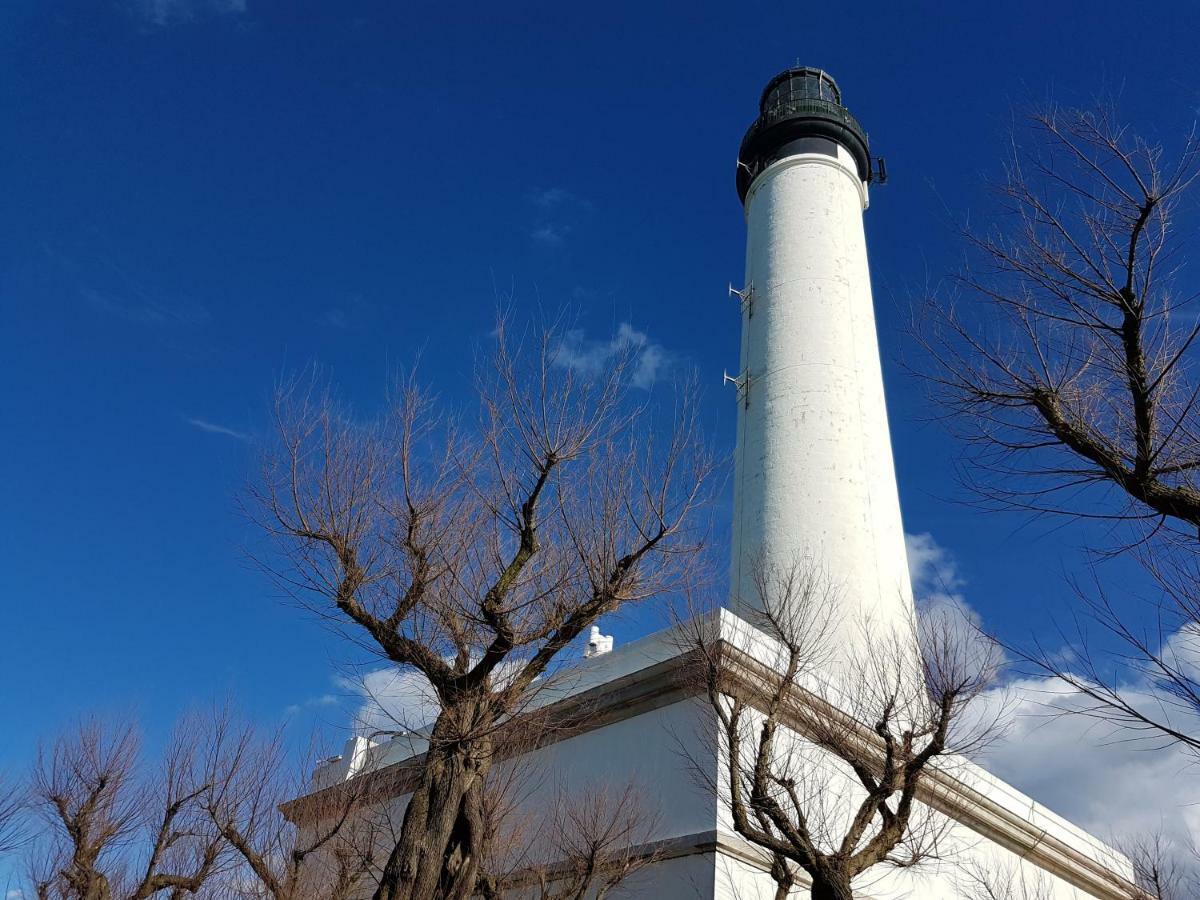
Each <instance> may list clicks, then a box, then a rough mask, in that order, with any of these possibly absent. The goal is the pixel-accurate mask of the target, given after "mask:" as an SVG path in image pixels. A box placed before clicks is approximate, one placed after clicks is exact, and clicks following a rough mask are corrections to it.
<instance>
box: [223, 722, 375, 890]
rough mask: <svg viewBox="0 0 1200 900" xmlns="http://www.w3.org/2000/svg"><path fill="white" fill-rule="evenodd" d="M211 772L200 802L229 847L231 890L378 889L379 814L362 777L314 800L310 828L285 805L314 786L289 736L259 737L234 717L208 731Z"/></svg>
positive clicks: (307, 812)
mask: <svg viewBox="0 0 1200 900" xmlns="http://www.w3.org/2000/svg"><path fill="white" fill-rule="evenodd" d="M203 737H204V740H205V757H206V761H207V762H206V765H207V767H208V770H209V772H210V777H209V778H208V779H207V785H206V789H205V791H204V793H203V794H202V795H201V797H200V804H201V806H202V808H203V810H204V813H205V814H206V815H207V816H208V817H209V819H210V820H211V822H212V825H213V827H214V828H215V829H216V833H217V834H218V835H220V838H221V840H222V841H223V842H224V843H225V845H226V846H227V847H228V849H229V855H230V857H231V863H230V865H229V867H228V870H227V871H226V872H225V873H224V877H223V882H224V884H225V885H226V886H227V887H228V890H227V893H229V894H231V895H232V894H236V895H237V896H240V897H244V898H248V900H250V898H253V900H258V898H261V900H347V898H350V897H358V896H361V895H362V894H363V893H367V892H369V891H370V890H372V889H373V888H374V885H375V879H376V878H377V877H378V867H377V866H376V864H375V859H374V856H375V852H376V847H377V844H376V841H377V839H378V837H379V835H380V834H381V833H382V830H383V829H382V823H381V821H380V818H379V815H378V813H377V812H375V811H373V810H371V809H369V808H367V806H366V804H364V803H363V802H361V801H362V797H361V796H360V792H359V791H360V785H359V784H358V783H356V782H354V781H350V782H347V783H345V784H339V785H335V786H334V787H333V788H332V789H330V790H327V791H324V792H322V794H321V795H320V797H319V798H316V799H313V800H309V801H307V804H306V806H305V808H304V810H303V820H304V823H305V824H304V826H303V827H299V826H297V824H296V823H294V822H293V821H291V820H290V819H289V818H288V817H287V816H285V815H284V813H283V811H282V808H281V807H282V805H283V804H284V803H285V802H287V801H291V800H294V799H295V798H296V797H298V796H301V795H302V794H304V793H306V791H307V790H308V784H307V779H305V778H304V777H303V776H304V772H303V769H302V768H301V767H300V766H299V765H297V764H296V763H295V762H294V761H292V760H290V759H289V758H288V754H287V752H286V750H285V747H284V744H283V735H282V734H281V733H276V734H274V735H271V736H269V737H266V738H264V737H261V736H259V735H258V734H257V733H256V732H255V730H254V729H253V728H251V727H240V728H239V727H236V726H235V725H234V724H233V721H232V719H231V718H230V717H229V716H228V715H219V716H216V717H214V718H213V720H212V721H211V725H210V728H209V730H207V731H206V732H205V733H204V735H203Z"/></svg>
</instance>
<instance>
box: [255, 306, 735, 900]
mask: <svg viewBox="0 0 1200 900" xmlns="http://www.w3.org/2000/svg"><path fill="white" fill-rule="evenodd" d="M560 337H561V334H560V332H559V331H558V330H556V329H555V328H548V329H544V330H541V331H538V332H537V333H535V334H532V335H531V336H529V337H527V338H526V339H525V340H523V341H521V340H518V341H514V340H513V338H512V337H511V335H510V334H509V331H508V329H507V327H506V323H505V322H504V321H503V320H502V321H501V322H500V323H499V326H498V327H497V329H496V334H495V350H494V352H492V353H491V354H490V355H488V357H487V358H486V359H485V360H483V361H482V362H481V363H480V365H479V371H478V376H477V386H478V397H479V410H478V416H477V418H476V420H475V422H474V424H472V425H471V426H469V427H468V426H466V425H463V424H462V423H461V422H455V421H454V420H452V419H451V418H449V417H448V416H446V415H444V414H439V413H438V411H437V410H436V409H435V404H434V401H433V400H432V398H431V396H430V395H429V394H427V393H425V392H423V391H422V390H420V389H419V388H418V387H417V386H416V385H415V383H414V382H413V381H412V380H408V381H405V382H404V383H402V384H401V385H400V386H399V387H398V388H397V390H396V393H395V395H394V396H393V397H392V398H391V405H390V407H389V408H388V409H387V411H386V412H385V413H384V414H382V415H381V416H380V417H379V418H378V419H377V420H374V421H370V422H362V421H359V420H356V419H355V418H353V416H352V415H351V414H350V413H349V412H348V411H345V410H342V409H339V408H338V406H337V404H335V403H334V401H333V400H331V399H330V396H329V395H328V394H327V393H321V392H320V391H316V390H309V389H306V388H305V387H304V386H303V385H300V384H292V385H289V386H288V387H286V388H284V389H283V390H282V391H281V392H280V394H279V396H278V399H277V403H276V422H277V425H278V442H277V445H276V451H275V452H274V453H273V454H271V455H270V456H269V457H268V459H267V461H266V466H265V469H264V475H263V478H262V480H261V482H260V483H259V484H258V485H257V486H256V487H255V488H254V490H253V491H252V496H251V504H250V505H251V507H252V508H253V509H254V510H255V515H256V518H257V521H259V522H261V523H262V525H263V527H264V528H265V530H266V532H267V533H268V534H269V535H270V536H271V537H272V538H273V539H274V547H275V549H276V550H277V551H278V553H279V557H278V559H280V560H281V561H280V562H278V563H274V562H272V563H270V564H271V565H272V567H273V569H274V571H275V572H276V573H277V574H278V575H279V576H280V577H281V578H282V579H284V580H285V582H286V583H287V584H288V585H289V586H290V588H291V589H292V590H293V591H294V593H295V595H296V596H298V597H300V598H301V599H302V600H303V602H304V603H306V604H307V605H308V606H309V608H311V609H313V610H315V611H316V612H317V613H318V614H319V615H321V616H323V617H325V618H326V619H327V620H328V621H330V622H332V623H334V624H335V625H336V626H337V627H339V628H340V629H341V630H342V631H343V633H345V634H347V635H348V636H350V637H351V639H352V640H354V641H356V642H357V643H358V644H359V645H360V646H363V647H366V648H368V649H369V651H370V652H371V653H373V654H376V655H378V656H380V657H382V658H384V659H386V660H387V661H388V662H390V663H391V664H393V665H395V666H397V667H401V668H403V669H405V670H408V671H415V672H419V673H420V675H421V676H423V678H424V679H426V680H427V681H428V683H429V684H430V686H431V688H432V691H433V693H434V695H435V697H436V700H437V706H438V712H437V716H436V719H435V720H434V722H433V723H432V726H431V728H430V729H429V731H428V739H429V749H428V751H427V753H426V754H425V755H424V757H423V762H422V763H421V771H420V777H419V779H418V783H417V785H416V787H415V789H414V791H413V793H412V794H411V797H410V799H409V802H408V805H407V807H406V810H405V815H404V821H403V824H402V827H401V829H400V833H399V836H398V837H397V839H396V842H395V846H394V847H393V848H392V849H391V852H390V854H389V856H388V859H387V862H386V864H385V866H384V868H383V872H382V874H381V878H380V883H379V888H378V890H377V892H376V897H378V898H380V900H385V898H386V900H409V898H428V897H433V896H439V897H445V898H463V897H468V896H470V895H471V894H472V893H473V892H474V891H475V890H476V885H477V880H478V878H479V875H480V861H481V860H482V859H483V858H484V857H485V856H486V847H485V846H484V844H485V842H486V840H487V834H488V829H487V828H486V827H485V822H484V815H483V806H484V798H483V790H484V784H485V780H486V776H487V773H488V771H489V769H490V768H491V766H492V763H493V757H494V746H493V743H494V741H493V738H494V733H495V731H496V729H497V728H498V727H500V726H501V725H502V724H503V723H504V722H505V721H508V720H510V719H511V718H512V717H513V716H514V715H516V714H518V713H519V712H520V711H521V710H522V709H523V708H525V707H527V706H528V704H529V703H530V702H531V700H532V696H533V694H534V693H535V692H536V691H537V690H538V688H539V687H540V686H541V685H544V684H546V683H547V682H548V681H549V679H550V676H551V675H552V674H553V672H554V669H555V665H556V661H557V658H558V657H559V654H561V653H562V651H563V650H564V649H565V648H567V647H568V646H570V645H571V644H572V643H573V642H575V641H576V640H577V638H579V636H580V635H581V634H583V633H584V632H585V630H586V629H587V628H588V627H589V626H590V625H591V624H592V623H594V622H596V621H597V619H599V618H600V617H601V616H604V615H607V614H610V613H613V612H615V611H616V610H618V609H620V608H621V607H622V606H625V605H627V604H630V603H636V602H640V601H643V600H646V599H648V598H651V597H656V596H660V595H662V594H664V593H665V592H667V591H669V590H671V589H672V588H673V587H675V586H676V585H678V584H680V583H681V582H682V581H683V580H685V579H686V577H687V575H688V573H689V569H690V567H691V566H693V564H694V560H695V559H696V558H697V553H698V551H699V549H700V546H701V540H702V537H703V534H702V533H701V531H700V530H699V529H697V527H696V526H697V522H696V521H695V519H696V516H695V514H696V511H697V508H698V507H699V506H700V505H701V504H702V502H703V501H704V499H705V491H706V488H707V482H708V480H709V475H710V472H711V468H712V463H711V461H710V458H709V456H708V454H707V453H706V452H705V451H704V449H703V447H702V446H701V442H700V440H699V436H698V434H697V429H696V422H695V417H694V409H693V402H692V399H691V398H690V396H689V395H687V394H686V393H685V394H684V395H682V396H681V397H680V398H679V401H678V403H677V405H676V407H675V409H674V413H673V416H672V417H671V420H670V421H669V422H667V423H666V424H665V425H664V423H663V422H662V421H661V419H659V420H655V419H654V416H653V414H652V410H651V409H650V407H648V406H647V404H646V403H644V402H643V403H640V404H639V403H636V402H632V401H631V398H630V396H629V395H628V393H627V391H626V390H625V384H626V380H627V379H626V374H627V372H626V368H627V364H628V362H629V360H627V359H626V360H621V359H618V360H616V361H615V362H614V364H613V365H612V367H611V368H610V369H609V370H608V371H607V372H605V373H603V374H601V375H599V376H595V377H591V376H587V377H585V376H584V375H583V374H581V373H579V372H577V371H575V370H574V369H572V368H571V367H570V366H569V365H565V364H564V362H563V360H562V359H561V358H560V356H559V354H560V346H561V344H560Z"/></svg>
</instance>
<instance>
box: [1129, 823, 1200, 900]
mask: <svg viewBox="0 0 1200 900" xmlns="http://www.w3.org/2000/svg"><path fill="white" fill-rule="evenodd" d="M1121 849H1122V850H1123V851H1124V853H1125V855H1126V856H1127V857H1128V858H1129V861H1130V862H1131V863H1132V864H1133V877H1134V881H1135V883H1136V884H1137V885H1138V887H1140V888H1141V889H1142V890H1143V891H1145V895H1146V900H1184V898H1185V897H1195V896H1196V892H1197V890H1200V880H1198V879H1197V874H1196V871H1195V850H1194V849H1193V850H1192V851H1191V854H1190V855H1191V858H1192V862H1193V865H1192V867H1191V868H1190V869H1189V867H1187V866H1185V865H1184V864H1183V861H1182V860H1183V858H1184V857H1183V854H1181V853H1180V848H1179V847H1176V846H1174V845H1173V844H1172V843H1171V842H1170V841H1169V840H1167V839H1166V838H1165V837H1164V836H1163V835H1162V834H1161V833H1155V834H1150V835H1143V836H1140V837H1138V838H1136V839H1133V840H1127V841H1125V843H1124V845H1123V846H1122V848H1121Z"/></svg>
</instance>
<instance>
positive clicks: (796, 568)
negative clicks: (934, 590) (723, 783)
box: [689, 561, 998, 900]
mask: <svg viewBox="0 0 1200 900" xmlns="http://www.w3.org/2000/svg"><path fill="white" fill-rule="evenodd" d="M759 570H760V571H759V573H758V574H756V583H757V585H758V590H759V593H760V595H761V596H762V597H763V599H764V602H762V603H761V604H757V606H758V607H759V608H761V609H762V610H763V611H762V612H760V613H757V614H754V613H748V614H750V615H752V616H753V621H752V622H751V624H753V625H754V626H755V627H756V628H757V629H758V630H759V631H760V632H762V634H763V635H765V636H766V637H767V638H768V639H769V641H770V644H771V647H772V648H773V649H770V650H767V649H766V648H765V646H764V647H755V648H753V649H751V648H748V647H742V648H739V647H736V646H732V645H731V644H730V643H729V642H728V641H726V640H725V639H722V638H719V636H718V635H716V634H715V633H713V632H712V631H711V626H709V625H705V624H697V625H696V626H695V627H693V629H692V630H691V631H690V634H691V635H692V636H691V637H690V638H689V640H690V641H691V643H692V647H693V650H694V651H696V654H695V655H696V657H697V659H698V660H699V661H700V663H699V668H700V670H701V673H702V674H701V676H700V677H702V678H703V682H704V689H705V696H706V697H707V699H708V703H709V704H710V705H711V707H712V709H713V710H714V711H715V714H716V717H717V720H718V722H719V728H718V732H719V740H718V747H717V750H718V754H719V758H720V759H721V760H722V765H723V766H725V767H726V768H727V771H726V772H725V775H726V777H727V779H728V791H729V794H728V801H727V802H728V805H729V809H730V812H731V813H732V818H733V824H734V828H735V829H736V831H737V833H738V834H740V835H741V836H742V837H743V838H745V839H746V840H747V841H749V842H750V843H752V844H754V845H756V846H757V847H759V848H761V849H762V850H764V851H765V852H766V853H767V854H769V856H770V858H771V860H772V865H771V875H772V877H773V878H774V880H775V882H776V885H777V893H776V896H777V897H778V898H779V900H784V898H786V897H787V896H788V895H789V893H790V892H791V890H792V889H793V888H794V887H795V886H796V885H797V884H798V882H799V880H800V875H801V873H804V874H805V875H807V876H808V878H809V879H810V880H811V883H812V897H813V898H814V900H850V898H852V897H853V892H852V884H853V882H854V880H855V879H856V878H858V877H859V876H860V875H862V874H863V873H865V872H867V871H868V870H869V869H871V868H872V867H874V866H877V865H881V864H883V865H891V866H897V867H911V866H915V865H917V864H919V863H920V862H921V861H923V860H925V859H927V858H929V857H930V856H931V855H933V854H935V853H936V852H937V839H938V837H939V834H940V831H941V829H942V823H941V821H940V820H939V819H937V818H936V817H935V814H933V813H932V812H931V811H930V810H928V809H927V808H925V807H922V806H921V805H920V804H919V803H918V802H917V800H918V792H919V789H920V787H921V785H922V782H923V779H925V778H926V777H927V774H928V772H929V770H930V768H931V767H932V766H934V765H937V764H939V763H940V762H944V761H945V759H946V758H947V757H948V756H949V755H951V754H961V753H964V752H967V751H968V750H970V749H973V748H976V747H978V746H979V745H980V744H981V743H982V742H983V741H984V740H986V739H987V737H989V736H990V735H991V734H992V733H994V728H993V726H992V724H991V723H987V722H984V721H983V720H980V721H979V722H977V723H975V725H974V726H973V727H970V728H966V727H963V723H964V720H963V718H962V717H963V713H964V711H965V710H966V708H967V707H968V706H969V705H970V704H971V702H972V701H973V700H974V699H975V698H977V697H978V696H979V695H980V694H981V693H982V692H983V691H984V690H985V689H986V688H987V687H988V686H989V684H991V682H992V679H993V677H994V675H995V671H996V666H997V662H998V659H997V657H996V655H995V651H994V649H993V648H992V646H991V645H990V644H989V643H986V642H981V641H980V640H979V638H978V636H977V635H975V634H974V633H973V631H972V630H971V629H970V628H969V627H967V626H965V625H964V624H962V623H958V622H955V621H953V620H952V619H951V618H950V617H949V615H946V616H940V617H935V618H934V619H932V620H930V621H928V622H927V623H926V624H925V625H924V627H922V628H921V629H920V633H919V634H918V633H911V632H910V633H907V634H894V633H892V632H890V631H886V632H885V631H882V630H881V631H880V632H878V633H876V634H874V635H871V634H867V635H865V637H866V638H867V640H866V641H865V643H864V646H868V647H871V655H870V656H871V658H870V659H866V660H858V661H856V663H854V664H847V665H841V666H838V667H835V668H832V669H831V668H830V667H828V666H827V665H826V664H825V661H826V660H828V659H829V658H830V653H829V649H830V648H828V647H826V646H825V641H826V638H825V636H826V635H827V634H828V633H829V630H830V629H829V625H830V622H831V620H833V619H834V618H835V617H838V616H839V615H840V613H839V610H840V608H841V604H840V602H839V599H838V595H837V591H836V589H834V588H832V587H831V586H830V581H829V579H828V578H827V577H825V576H824V574H823V572H822V570H821V568H820V566H819V565H815V564H813V563H811V562H808V561H804V562H798V563H793V564H791V565H789V566H785V567H779V566H772V565H771V564H770V563H769V561H761V562H760V564H759ZM697 622H698V623H701V622H702V620H699V619H697ZM918 647H919V648H920V653H919V662H918V663H917V665H916V668H917V669H919V670H920V671H919V674H917V673H916V672H915V671H914V658H916V657H918ZM755 659H757V662H755ZM831 672H836V673H837V675H836V678H835V679H830V673H831ZM914 676H915V677H914ZM694 768H695V769H696V770H697V771H702V770H701V767H700V766H695V767H694ZM702 777H704V776H702ZM708 777H711V776H708ZM839 785H841V786H842V787H843V788H844V789H839ZM710 789H712V790H718V789H719V788H718V786H717V784H716V783H715V782H714V783H712V784H710Z"/></svg>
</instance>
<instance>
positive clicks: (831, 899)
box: [812, 872, 854, 900]
mask: <svg viewBox="0 0 1200 900" xmlns="http://www.w3.org/2000/svg"><path fill="white" fill-rule="evenodd" d="M812 900H854V891H852V890H851V889H850V878H849V876H847V875H843V874H841V873H835V872H829V873H825V874H822V875H815V876H813V883H812Z"/></svg>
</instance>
